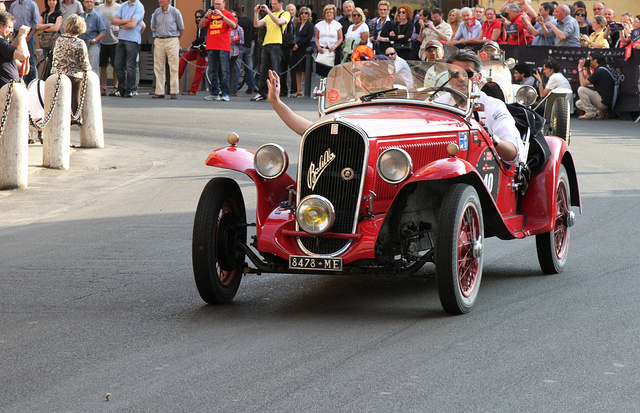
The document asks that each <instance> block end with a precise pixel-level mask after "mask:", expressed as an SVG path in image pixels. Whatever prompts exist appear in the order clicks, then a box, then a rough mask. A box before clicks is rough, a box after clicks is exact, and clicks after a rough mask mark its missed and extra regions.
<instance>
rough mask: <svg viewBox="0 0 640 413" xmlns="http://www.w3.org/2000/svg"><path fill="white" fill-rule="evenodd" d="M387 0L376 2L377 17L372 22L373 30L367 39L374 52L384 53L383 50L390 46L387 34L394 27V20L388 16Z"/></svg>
mask: <svg viewBox="0 0 640 413" xmlns="http://www.w3.org/2000/svg"><path fill="white" fill-rule="evenodd" d="M390 7H391V6H390V5H389V2H388V1H386V0H382V1H381V2H379V3H378V15H379V16H380V17H378V18H377V19H375V20H374V22H373V31H372V32H371V37H369V40H370V41H371V43H373V50H374V51H375V53H376V54H384V51H385V50H387V48H388V47H390V46H391V39H390V38H389V34H390V33H391V31H392V30H393V28H394V27H395V22H394V21H393V20H391V19H390V18H389V10H390Z"/></svg>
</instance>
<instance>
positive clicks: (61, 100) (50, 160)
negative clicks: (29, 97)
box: [42, 75, 71, 169]
mask: <svg viewBox="0 0 640 413" xmlns="http://www.w3.org/2000/svg"><path fill="white" fill-rule="evenodd" d="M58 76H60V77H61V79H60V88H59V90H58V97H57V99H56V102H53V96H54V94H55V89H56V83H57V81H58ZM44 102H45V106H44V113H48V112H49V108H50V107H51V105H52V104H55V107H54V109H53V112H52V114H51V120H50V121H49V123H48V124H47V125H46V126H45V127H44V128H43V129H42V139H43V141H44V142H43V144H42V165H43V166H44V167H46V168H53V169H69V155H70V151H69V145H71V81H70V80H69V78H68V77H67V76H65V75H51V76H49V78H48V79H47V82H46V84H45V93H44Z"/></svg>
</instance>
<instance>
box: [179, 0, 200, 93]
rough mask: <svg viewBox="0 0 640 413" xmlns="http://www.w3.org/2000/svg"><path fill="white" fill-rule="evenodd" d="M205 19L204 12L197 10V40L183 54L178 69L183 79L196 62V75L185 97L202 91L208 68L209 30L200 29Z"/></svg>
mask: <svg viewBox="0 0 640 413" xmlns="http://www.w3.org/2000/svg"><path fill="white" fill-rule="evenodd" d="M203 18H204V10H197V11H196V15H195V19H196V39H195V40H194V41H192V42H191V46H189V50H188V51H186V52H184V53H182V58H181V59H180V67H179V68H178V76H179V77H180V78H181V79H182V75H183V74H184V71H185V69H186V68H187V64H188V62H193V61H194V60H195V62H196V73H195V75H194V76H193V82H192V83H191V87H190V88H189V90H188V91H187V92H182V94H183V95H195V94H196V92H197V91H198V89H200V82H201V81H202V77H203V76H204V69H205V67H206V66H207V51H206V46H205V41H206V39H207V29H206V28H202V29H201V28H200V27H199V24H200V21H202V19H203Z"/></svg>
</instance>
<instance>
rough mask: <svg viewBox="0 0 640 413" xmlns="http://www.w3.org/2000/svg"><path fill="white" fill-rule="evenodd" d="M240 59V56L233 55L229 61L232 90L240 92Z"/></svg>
mask: <svg viewBox="0 0 640 413" xmlns="http://www.w3.org/2000/svg"><path fill="white" fill-rule="evenodd" d="M240 66H241V63H240V60H239V59H238V56H233V57H232V58H231V61H230V62H229V69H231V86H230V88H231V92H232V93H237V92H238V84H239V82H240Z"/></svg>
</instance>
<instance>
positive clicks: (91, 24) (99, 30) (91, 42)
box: [79, 0, 107, 77]
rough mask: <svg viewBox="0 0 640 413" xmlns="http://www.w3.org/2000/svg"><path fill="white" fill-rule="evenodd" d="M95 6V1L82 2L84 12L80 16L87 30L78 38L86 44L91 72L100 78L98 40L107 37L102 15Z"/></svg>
mask: <svg viewBox="0 0 640 413" xmlns="http://www.w3.org/2000/svg"><path fill="white" fill-rule="evenodd" d="M95 4H96V2H95V0H84V8H85V10H86V11H85V13H82V14H81V15H80V16H81V17H82V18H84V21H85V22H86V23H87V30H86V31H85V32H84V33H82V34H81V35H80V36H79V37H80V38H81V39H82V40H84V41H85V42H86V43H87V49H88V50H89V62H91V70H93V71H94V73H95V74H96V75H98V77H100V40H102V38H103V37H104V36H106V35H107V26H105V24H104V19H103V18H102V15H101V14H100V13H98V12H97V11H96V10H95V9H94V8H93V7H94V6H95Z"/></svg>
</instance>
